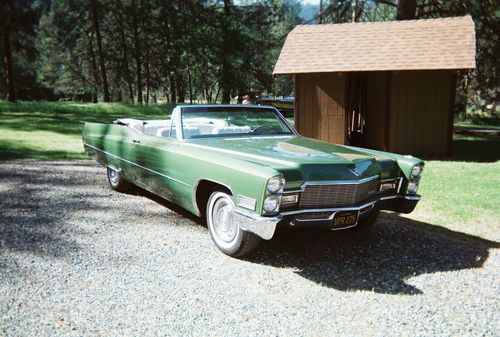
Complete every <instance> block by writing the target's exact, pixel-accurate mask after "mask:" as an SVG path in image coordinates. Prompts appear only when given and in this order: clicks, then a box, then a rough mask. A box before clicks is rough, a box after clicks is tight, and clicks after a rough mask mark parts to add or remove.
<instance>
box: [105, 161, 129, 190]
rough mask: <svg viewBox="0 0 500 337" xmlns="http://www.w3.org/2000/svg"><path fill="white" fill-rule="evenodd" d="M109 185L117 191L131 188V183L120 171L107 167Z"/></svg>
mask: <svg viewBox="0 0 500 337" xmlns="http://www.w3.org/2000/svg"><path fill="white" fill-rule="evenodd" d="M108 182H109V186H111V188H112V189H114V190H115V191H117V192H127V191H130V190H131V189H132V184H131V183H129V182H128V181H126V180H125V178H123V175H122V174H121V172H120V171H118V170H115V169H112V168H111V167H108Z"/></svg>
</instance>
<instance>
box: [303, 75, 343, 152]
mask: <svg viewBox="0 0 500 337" xmlns="http://www.w3.org/2000/svg"><path fill="white" fill-rule="evenodd" d="M345 87H346V80H345V75H344V74H343V73H319V74H297V75H295V127H296V128H297V130H298V131H299V132H300V134H302V135H304V136H307V137H311V138H316V139H321V140H324V141H327V142H330V143H338V144H344V143H345V140H346V128H345V108H344V107H345V96H346V95H345Z"/></svg>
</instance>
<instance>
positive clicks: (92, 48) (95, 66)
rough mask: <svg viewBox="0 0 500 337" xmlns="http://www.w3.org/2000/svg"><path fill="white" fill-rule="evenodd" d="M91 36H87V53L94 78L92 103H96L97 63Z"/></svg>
mask: <svg viewBox="0 0 500 337" xmlns="http://www.w3.org/2000/svg"><path fill="white" fill-rule="evenodd" d="M92 39H93V37H92V35H91V36H89V51H90V59H91V61H92V76H93V77H94V90H93V92H92V103H98V102H99V99H98V97H97V92H98V89H97V88H98V86H99V76H98V74H97V62H96V60H95V53H94V46H93V45H92Z"/></svg>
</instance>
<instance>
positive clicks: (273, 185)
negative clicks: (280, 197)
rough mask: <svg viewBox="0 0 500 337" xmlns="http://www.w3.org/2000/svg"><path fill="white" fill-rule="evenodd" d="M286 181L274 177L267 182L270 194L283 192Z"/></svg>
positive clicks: (279, 177)
mask: <svg viewBox="0 0 500 337" xmlns="http://www.w3.org/2000/svg"><path fill="white" fill-rule="evenodd" d="M283 185H284V179H283V178H282V177H281V176H276V177H272V178H271V179H269V180H268V181H267V187H266V189H267V191H268V192H269V193H278V192H282V191H283Z"/></svg>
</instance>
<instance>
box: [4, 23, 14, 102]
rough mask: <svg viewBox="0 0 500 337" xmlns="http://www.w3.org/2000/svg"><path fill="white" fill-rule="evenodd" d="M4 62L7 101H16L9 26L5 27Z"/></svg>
mask: <svg viewBox="0 0 500 337" xmlns="http://www.w3.org/2000/svg"><path fill="white" fill-rule="evenodd" d="M2 40H3V43H2V45H3V64H4V72H5V84H6V86H7V97H6V98H7V101H9V102H15V101H16V94H15V90H14V80H13V76H12V51H11V49H10V29H9V27H8V26H6V27H4V29H3V39H2Z"/></svg>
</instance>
